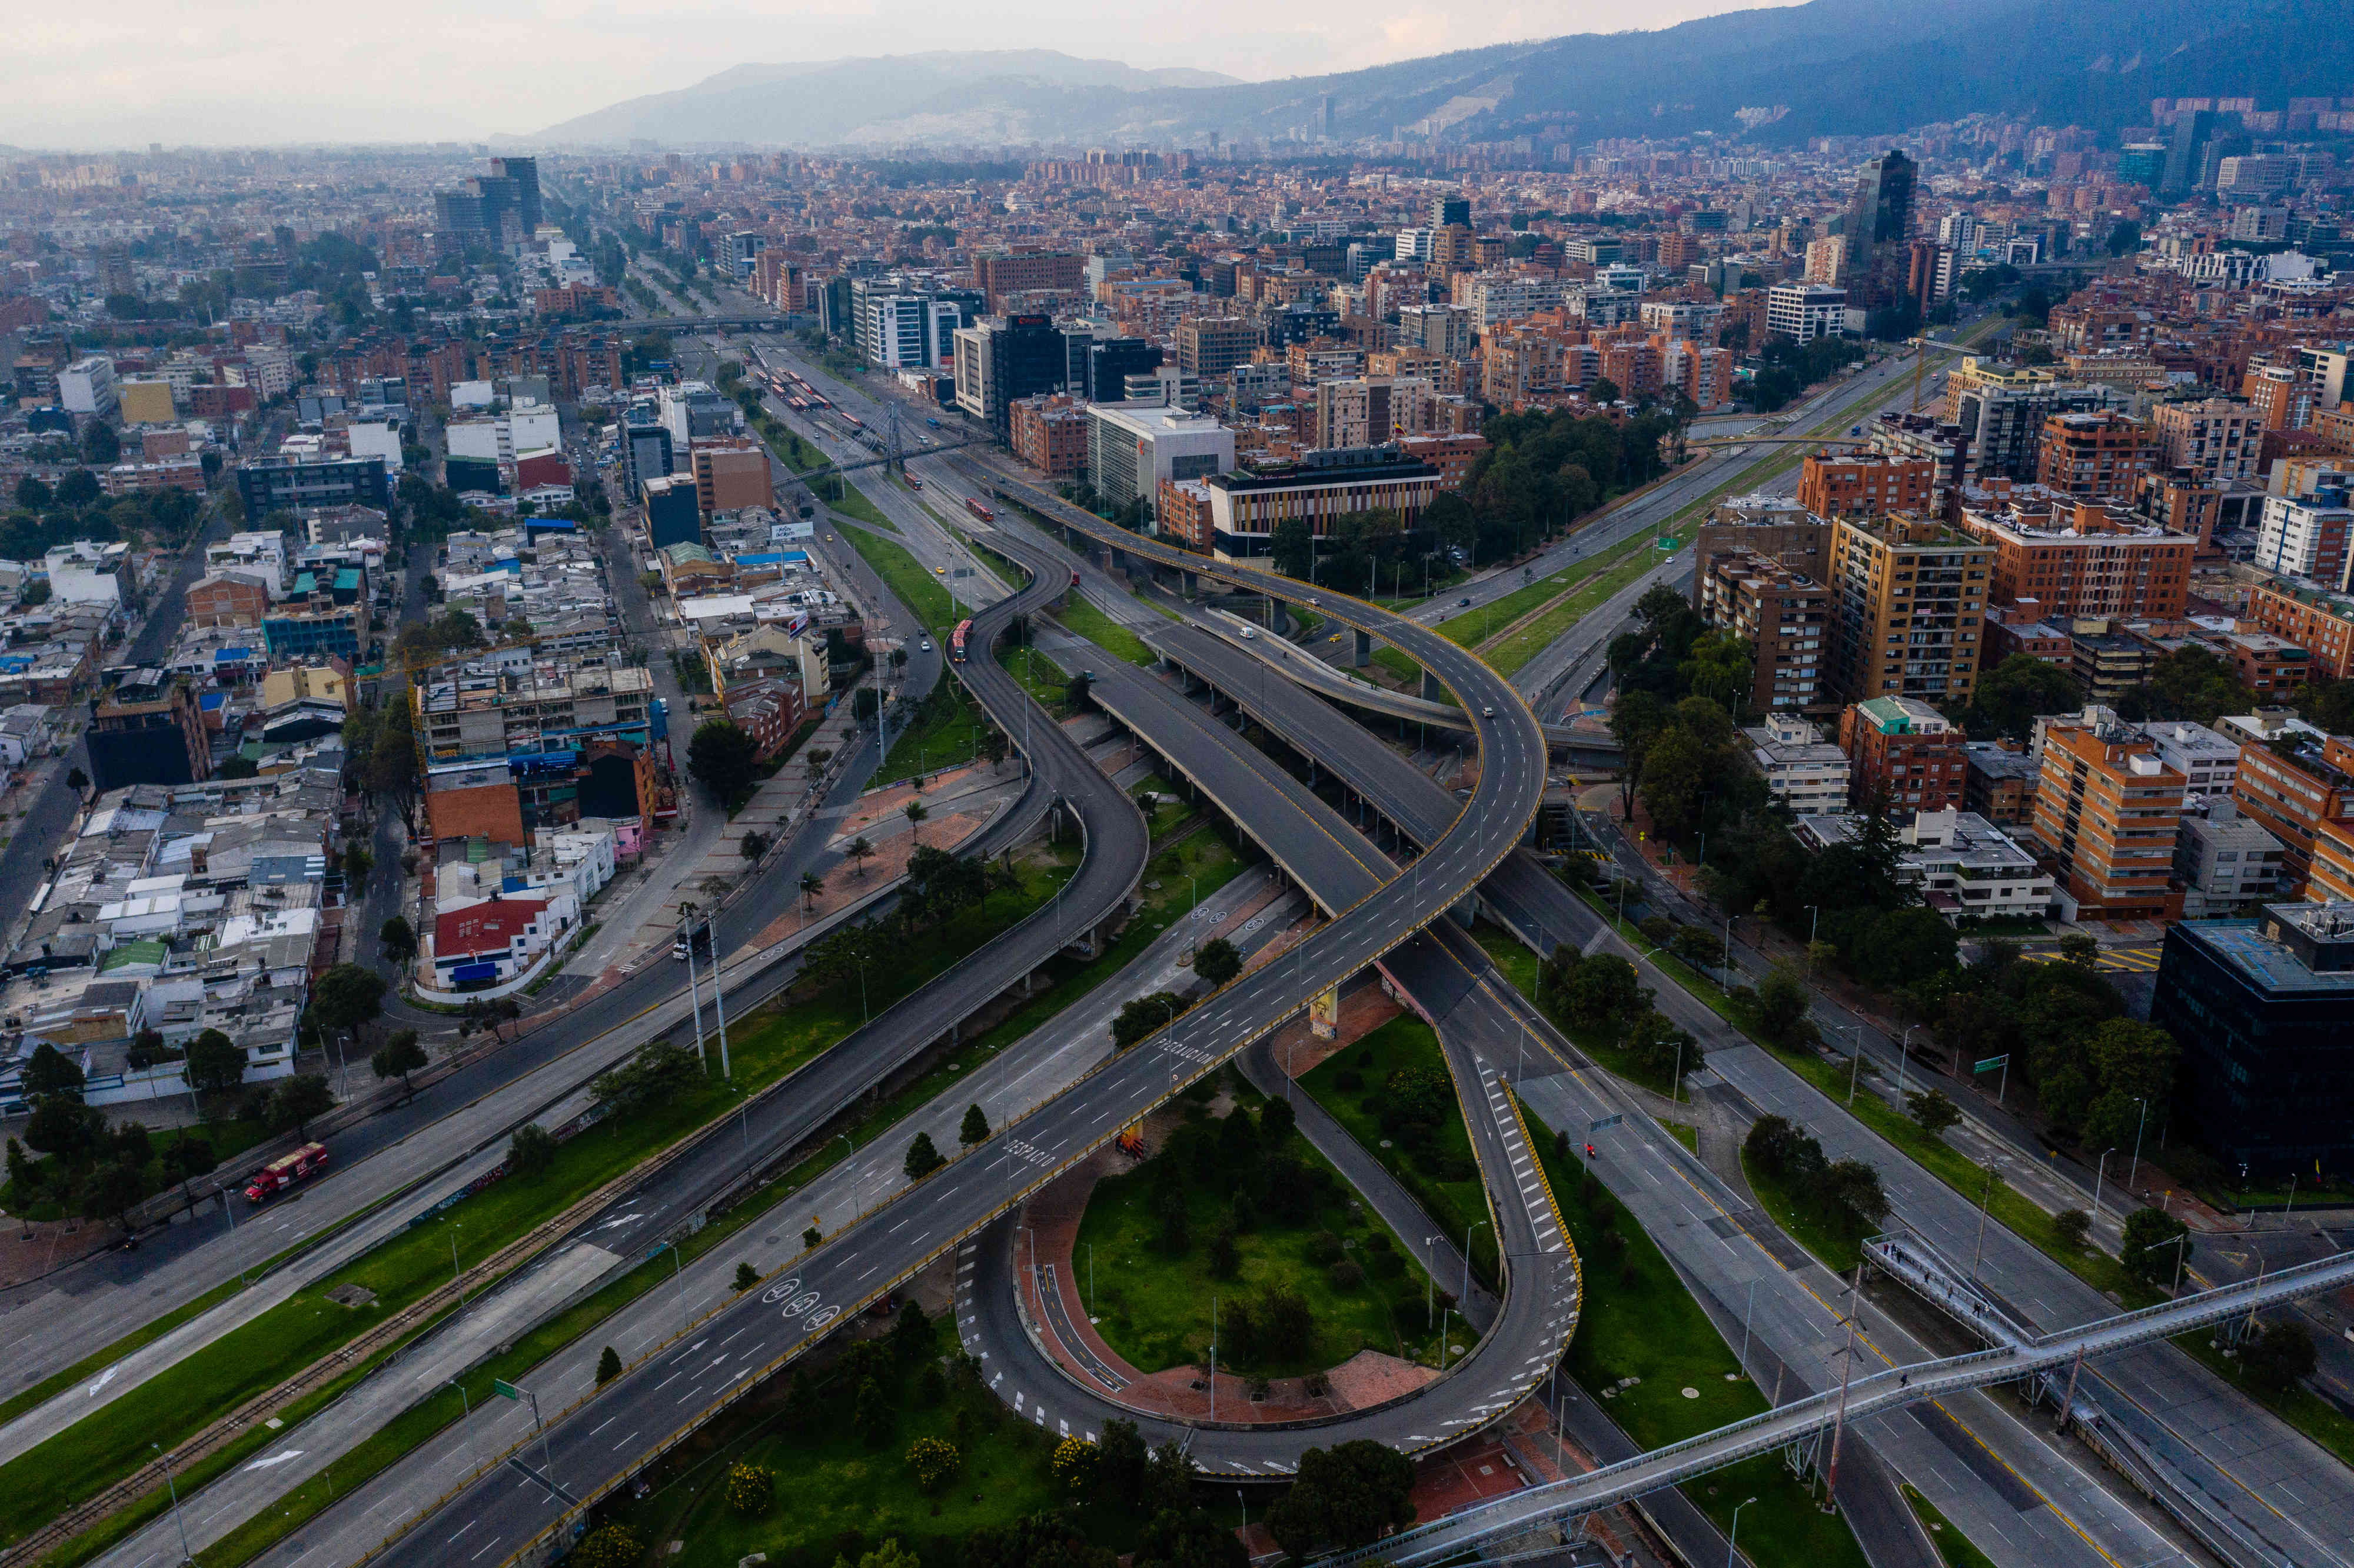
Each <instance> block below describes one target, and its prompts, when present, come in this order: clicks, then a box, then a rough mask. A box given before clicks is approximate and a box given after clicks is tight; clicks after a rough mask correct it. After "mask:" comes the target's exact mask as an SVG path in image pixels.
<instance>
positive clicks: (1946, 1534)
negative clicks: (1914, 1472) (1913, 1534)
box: [1898, 1481, 1994, 1568]
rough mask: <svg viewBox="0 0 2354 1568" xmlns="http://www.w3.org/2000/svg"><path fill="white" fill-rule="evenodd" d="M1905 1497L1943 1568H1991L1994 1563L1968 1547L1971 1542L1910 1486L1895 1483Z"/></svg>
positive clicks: (1910, 1483)
mask: <svg viewBox="0 0 2354 1568" xmlns="http://www.w3.org/2000/svg"><path fill="white" fill-rule="evenodd" d="M1898 1488H1899V1489H1900V1490H1902V1491H1903V1494H1904V1501H1905V1504H1906V1506H1908V1507H1909V1508H1911V1509H1912V1510H1913V1517H1914V1518H1915V1519H1917V1520H1920V1521H1921V1528H1922V1529H1924V1530H1925V1531H1928V1532H1929V1544H1930V1545H1932V1546H1934V1547H1935V1548H1936V1549H1937V1556H1938V1559H1939V1560H1940V1561H1942V1562H1943V1563H1945V1564H1946V1568H1994V1559H1993V1558H1991V1557H1988V1555H1987V1554H1986V1553H1985V1552H1980V1551H1979V1550H1978V1548H1977V1547H1975V1546H1973V1545H1971V1544H1970V1538H1969V1537H1968V1536H1967V1535H1964V1534H1963V1533H1962V1532H1961V1531H1958V1530H1956V1529H1955V1528H1954V1526H1953V1523H1952V1521H1951V1520H1947V1519H1946V1516H1945V1515H1944V1514H1942V1513H1939V1512H1938V1511H1937V1509H1936V1506H1935V1504H1934V1503H1932V1502H1930V1500H1929V1499H1927V1498H1925V1497H1923V1496H1922V1495H1921V1493H1920V1492H1919V1490H1918V1489H1915V1488H1914V1485H1913V1483H1912V1482H1910V1481H1903V1482H1899V1483H1898Z"/></svg>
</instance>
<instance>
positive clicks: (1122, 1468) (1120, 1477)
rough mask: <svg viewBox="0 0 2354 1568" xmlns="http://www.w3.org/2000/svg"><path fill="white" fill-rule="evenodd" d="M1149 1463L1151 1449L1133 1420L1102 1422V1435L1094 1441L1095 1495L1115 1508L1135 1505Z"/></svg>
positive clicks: (1139, 1498) (1141, 1490) (1129, 1507)
mask: <svg viewBox="0 0 2354 1568" xmlns="http://www.w3.org/2000/svg"><path fill="white" fill-rule="evenodd" d="M1151 1463H1152V1451H1151V1449H1150V1448H1149V1447H1148V1446H1146V1445H1145V1441H1144V1436H1143V1434H1142V1433H1141V1432H1140V1431H1139V1430H1138V1429H1137V1425H1136V1423H1135V1422H1133V1421H1123V1420H1111V1421H1107V1422H1105V1423H1104V1428H1103V1436H1102V1438H1101V1440H1100V1441H1098V1442H1097V1444H1096V1463H1095V1478H1094V1486H1095V1495H1096V1498H1097V1500H1098V1501H1102V1502H1107V1503H1109V1504H1111V1505H1112V1506H1114V1507H1116V1508H1124V1509H1133V1508H1136V1507H1138V1506H1139V1505H1140V1503H1141V1502H1142V1500H1143V1498H1144V1483H1145V1477H1146V1473H1147V1471H1148V1470H1149V1468H1150V1466H1151Z"/></svg>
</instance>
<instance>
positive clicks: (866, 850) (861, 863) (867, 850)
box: [842, 833, 875, 882]
mask: <svg viewBox="0 0 2354 1568" xmlns="http://www.w3.org/2000/svg"><path fill="white" fill-rule="evenodd" d="M842 853H844V854H846V855H848V856H849V857H850V863H851V864H852V865H854V866H855V867H856V868H857V870H858V878H859V880H860V881H862V882H864V880H865V879H866V863H867V862H868V861H870V860H873V859H874V858H875V845H874V843H873V842H870V841H869V840H868V838H867V837H866V835H865V834H864V833H861V834H859V835H858V836H857V837H856V838H854V839H853V840H851V841H850V842H848V843H846V844H844V845H843V847H842Z"/></svg>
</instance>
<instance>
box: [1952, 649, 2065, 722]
mask: <svg viewBox="0 0 2354 1568" xmlns="http://www.w3.org/2000/svg"><path fill="white" fill-rule="evenodd" d="M2083 705H2084V687H2083V685H2082V684H2080V683H2078V682H2077V680H2076V677H2075V676H2074V675H2073V674H2071V673H2069V672H2068V671H2067V670H2065V669H2062V667H2061V666H2059V665H2057V664H2047V663H2045V662H2043V661H2042V660H2041V659H2038V658H2037V657H2035V655H2033V654H2032V653H2013V654H2012V655H2011V656H2010V657H2009V658H2008V659H2005V660H2004V661H2003V662H2001V663H1999V664H1998V665H1996V666H1995V667H1994V668H1993V669H1991V670H1989V671H1988V672H1987V673H1985V674H1983V675H1981V676H1979V677H1978V689H1977V690H1976V691H1975V692H1974V693H1972V694H1971V697H1970V705H1969V709H1968V711H1967V712H1966V713H1965V714H1964V715H1962V726H1963V727H1964V728H1965V729H1967V730H1968V731H1969V733H1970V734H1972V735H1974V736H1980V737H1981V738H1985V739H1989V740H1990V739H1992V738H1994V737H1995V736H2006V737H2008V738H2009V739H2012V740H2025V739H2026V738H2027V737H2028V736H2029V735H2030V734H2031V732H2032V731H2033V729H2034V727H2035V719H2036V716H2037V715H2040V714H2062V713H2073V712H2075V711H2077V710H2078V709H2079V708H2081V707H2082V706H2083Z"/></svg>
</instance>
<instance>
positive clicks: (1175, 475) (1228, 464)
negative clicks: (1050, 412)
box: [1087, 404, 1235, 508]
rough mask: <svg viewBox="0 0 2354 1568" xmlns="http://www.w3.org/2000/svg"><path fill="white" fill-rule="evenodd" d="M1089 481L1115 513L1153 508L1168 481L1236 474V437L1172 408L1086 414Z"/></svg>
mask: <svg viewBox="0 0 2354 1568" xmlns="http://www.w3.org/2000/svg"><path fill="white" fill-rule="evenodd" d="M1087 420H1088V432H1087V433H1088V446H1087V480H1088V482H1089V483H1091V484H1092V485H1094V486H1095V490H1096V493H1097V494H1098V495H1100V496H1102V497H1103V498H1104V500H1105V501H1106V502H1108V503H1110V504H1111V505H1112V506H1113V507H1114V508H1119V507H1123V506H1126V505H1128V504H1129V503H1131V502H1133V501H1137V500H1142V501H1143V502H1144V503H1145V505H1146V506H1147V507H1148V508H1150V506H1151V505H1152V503H1153V501H1154V498H1155V497H1156V496H1157V495H1158V494H1159V493H1160V490H1161V481H1162V480H1164V479H1201V478H1204V477H1205V476H1207V475H1210V474H1214V473H1219V472H1222V471H1225V470H1226V469H1229V468H1232V467H1233V466H1234V463H1235V433H1234V431H1233V430H1231V429H1227V428H1226V427H1225V426H1224V425H1222V424H1220V423H1219V422H1218V421H1217V420H1216V419H1214V418H1212V417H1210V416H1209V415H1207V414H1193V413H1188V412H1186V411H1185V410H1184V409H1182V408H1168V407H1161V408H1108V407H1105V406H1104V405H1102V404H1097V406H1095V407H1094V408H1090V409H1088V410H1087Z"/></svg>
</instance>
